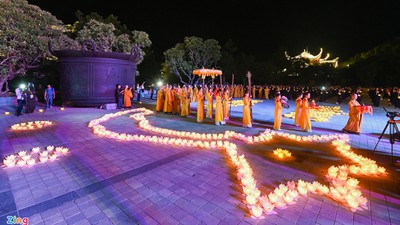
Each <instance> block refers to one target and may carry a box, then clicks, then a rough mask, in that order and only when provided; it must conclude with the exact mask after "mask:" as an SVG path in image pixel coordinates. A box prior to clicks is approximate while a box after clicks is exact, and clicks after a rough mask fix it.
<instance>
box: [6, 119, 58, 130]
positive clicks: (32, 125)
mask: <svg viewBox="0 0 400 225" xmlns="http://www.w3.org/2000/svg"><path fill="white" fill-rule="evenodd" d="M52 124H53V122H51V121H30V122H25V123H17V124H14V125H12V126H11V129H12V130H35V129H41V128H43V127H46V126H50V125H52Z"/></svg>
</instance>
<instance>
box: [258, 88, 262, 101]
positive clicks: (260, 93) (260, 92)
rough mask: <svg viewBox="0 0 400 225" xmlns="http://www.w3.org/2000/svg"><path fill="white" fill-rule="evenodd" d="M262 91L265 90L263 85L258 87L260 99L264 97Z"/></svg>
mask: <svg viewBox="0 0 400 225" xmlns="http://www.w3.org/2000/svg"><path fill="white" fill-rule="evenodd" d="M262 91H263V89H262V87H260V88H259V89H258V98H259V99H262Z"/></svg>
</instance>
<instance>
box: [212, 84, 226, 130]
mask: <svg viewBox="0 0 400 225" xmlns="http://www.w3.org/2000/svg"><path fill="white" fill-rule="evenodd" d="M214 120H215V125H223V124H225V121H224V112H223V109H222V96H221V90H220V89H218V90H217V92H216V94H215V118H214Z"/></svg>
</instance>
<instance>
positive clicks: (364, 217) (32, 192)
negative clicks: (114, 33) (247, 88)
mask: <svg viewBox="0 0 400 225" xmlns="http://www.w3.org/2000/svg"><path fill="white" fill-rule="evenodd" d="M142 100H143V102H141V103H140V104H139V103H138V102H136V101H134V103H133V108H136V109H138V108H142V107H143V108H147V109H150V110H153V111H154V110H155V101H154V100H149V99H148V98H145V99H142ZM319 104H320V105H327V106H341V109H342V110H343V111H344V112H347V111H348V109H347V104H346V103H343V104H340V105H336V104H334V103H333V102H332V101H327V102H324V103H319ZM367 104H368V103H367ZM382 104H383V106H385V103H382ZM290 105H291V107H290V108H289V109H283V113H288V112H291V111H293V110H294V102H293V101H291V102H290ZM191 107H192V108H191V115H190V116H189V117H180V116H177V115H167V114H164V113H154V114H151V115H148V116H146V117H145V118H146V119H147V120H148V121H149V122H150V124H151V125H152V126H153V127H158V128H166V129H171V130H177V131H187V132H198V133H207V134H208V133H211V134H215V133H218V134H219V133H225V131H227V130H229V131H232V132H237V133H241V134H244V135H246V136H249V137H250V136H257V135H259V134H260V133H262V132H264V131H265V130H266V129H272V127H273V113H274V104H273V101H272V100H263V101H262V102H260V103H257V104H255V105H254V106H253V110H252V111H253V120H254V124H253V128H252V129H249V128H243V127H241V110H242V107H241V106H239V107H232V108H231V120H230V121H228V123H227V124H226V125H223V126H216V125H215V124H214V122H213V121H212V120H211V119H206V120H205V121H204V122H203V123H197V122H196V111H195V110H196V108H195V107H196V104H195V103H192V105H191ZM15 108H16V106H15V105H0V113H1V114H0V132H1V135H0V156H1V157H0V158H1V159H2V161H3V159H4V158H5V157H6V156H8V155H11V154H17V153H18V152H20V151H22V150H26V151H28V152H29V151H31V149H32V148H34V147H40V148H41V149H45V148H46V146H55V147H63V148H68V149H69V152H68V153H67V154H65V155H61V156H60V157H59V158H57V159H56V160H54V161H47V162H45V163H37V164H35V165H33V166H18V165H16V166H14V167H6V166H5V165H3V163H1V168H0V224H7V222H9V221H8V220H9V219H11V220H12V219H18V218H20V219H23V218H27V219H28V221H29V224H32V225H34V224H46V225H47V224H51V225H56V224H57V225H58V224H79V225H84V224H162V225H169V224H189V225H195V224H227V225H234V224H300V225H306V224H321V225H325V224H338V225H340V224H360V225H361V224H362V225H365V224H382V225H384V224H393V225H395V224H400V180H399V179H400V164H399V163H398V160H399V157H400V144H399V142H398V140H395V143H394V144H393V145H392V144H391V143H390V141H389V139H390V138H389V136H388V132H389V130H387V132H386V134H385V135H383V137H382V138H381V139H378V138H379V137H380V135H381V133H382V131H383V129H384V127H385V125H386V124H387V121H388V117H386V112H385V111H384V109H383V108H382V107H374V108H373V115H369V114H364V118H363V125H362V133H361V134H360V135H353V134H348V136H349V138H350V140H349V144H350V145H351V149H352V151H353V152H355V153H356V154H358V155H361V156H364V157H367V158H370V159H372V160H375V161H376V163H377V164H378V166H380V167H384V168H385V169H386V173H385V174H380V175H368V176H367V175H358V174H349V176H350V177H354V178H356V179H357V180H358V181H359V184H358V185H359V188H360V190H361V193H362V195H363V196H364V197H365V198H366V199H367V200H368V202H367V204H366V207H358V208H357V209H356V210H350V208H349V207H348V206H347V205H345V204H342V203H339V202H338V201H335V200H334V199H333V198H331V197H329V196H326V195H320V194H318V193H308V194H306V195H301V196H298V197H297V198H296V199H295V201H294V203H292V204H287V205H285V206H283V207H275V208H274V210H273V211H272V212H270V213H263V214H262V216H261V217H258V218H256V217H254V216H252V215H251V214H250V211H249V208H248V204H246V199H245V197H244V195H243V191H242V186H241V184H240V181H238V179H237V173H238V171H237V169H236V168H235V165H234V164H233V163H232V161H231V159H230V156H229V155H228V154H227V151H225V150H224V149H222V148H218V147H216V148H199V147H190V146H184V147H182V146H178V145H175V144H171V143H170V144H162V143H153V142H151V141H136V140H117V139H115V138H110V137H102V136H99V135H97V134H95V133H93V130H92V128H90V127H88V124H89V122H90V121H92V120H95V119H99V118H101V117H102V116H104V115H106V114H111V113H116V112H118V111H116V110H103V109H99V108H69V107H66V108H65V110H60V107H55V108H53V109H49V110H47V111H44V112H38V110H36V111H35V112H34V113H33V114H24V115H22V116H19V117H17V116H14V115H13V114H14V112H15ZM39 108H40V107H38V108H37V109H39ZM387 109H388V110H391V111H396V110H395V109H394V108H393V107H387ZM6 111H8V112H10V113H11V114H10V115H5V114H4V112H6ZM397 111H400V110H398V109H397ZM132 114H135V113H128V114H124V115H121V116H118V117H114V118H111V119H109V120H106V121H104V122H102V123H101V125H103V126H104V127H105V129H107V130H109V131H113V132H116V133H126V134H132V135H133V134H137V135H143V137H144V136H146V135H150V136H152V137H153V138H154V139H156V138H157V137H165V136H167V137H171V138H173V137H175V136H173V134H160V133H156V132H152V131H149V130H146V129H143V128H141V127H139V126H138V122H137V121H135V120H134V119H132V118H130V115H132ZM347 119H348V116H346V115H340V116H333V117H331V118H330V119H329V121H327V122H312V126H313V131H312V132H311V133H305V132H302V131H300V129H299V128H298V127H296V126H294V125H293V119H289V118H285V117H284V118H283V121H282V130H281V131H282V132H285V133H290V134H295V135H300V136H307V135H333V134H338V133H339V134H342V133H340V130H341V129H342V128H343V127H344V126H345V124H346V122H347ZM29 121H51V122H52V125H50V126H45V127H43V128H41V129H37V130H12V129H11V126H12V125H14V124H17V123H22V122H29ZM192 138H195V137H193V135H192V134H190V133H189V135H188V136H187V137H185V139H192ZM228 141H229V142H231V143H234V144H235V145H236V146H237V151H238V154H240V155H241V154H243V155H244V156H245V158H246V159H247V161H248V163H249V165H250V166H251V168H252V169H253V171H254V175H253V176H254V178H255V180H256V181H257V187H258V188H259V189H260V190H261V195H266V196H268V194H269V193H271V192H272V191H274V189H276V188H277V187H278V186H279V185H280V184H287V182H289V181H294V182H297V181H298V180H300V179H301V180H303V181H306V182H313V181H318V182H320V183H322V184H325V185H329V182H328V181H327V177H326V174H327V173H328V168H330V167H331V166H341V165H351V164H354V163H353V162H352V159H349V158H346V157H343V156H342V155H341V154H339V153H338V152H337V151H336V150H335V148H334V147H333V145H332V144H331V142H315V143H314V142H311V143H298V142H295V141H293V140H290V139H287V138H285V137H282V136H274V137H273V139H272V140H271V141H267V142H261V143H248V142H245V141H243V140H240V139H234V138H231V139H228ZM378 141H379V143H378ZM377 143H378V144H377ZM375 146H376V149H375ZM392 147H393V154H394V156H393V157H392V156H391V153H392ZM277 148H282V149H287V150H289V151H290V152H291V153H292V157H291V158H290V160H279V159H278V158H276V157H275V156H274V154H273V153H272V152H273V150H275V149H277ZM374 149H375V151H373V150H374ZM11 222H12V221H11ZM11 222H10V223H8V224H12V223H11ZM20 222H21V221H20ZM14 224H15V223H14ZM21 224H22V223H21Z"/></svg>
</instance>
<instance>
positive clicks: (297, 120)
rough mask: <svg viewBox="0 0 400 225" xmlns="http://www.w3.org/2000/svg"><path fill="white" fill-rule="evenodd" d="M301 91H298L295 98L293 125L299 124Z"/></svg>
mask: <svg viewBox="0 0 400 225" xmlns="http://www.w3.org/2000/svg"><path fill="white" fill-rule="evenodd" d="M302 98H303V93H300V94H299V95H298V96H297V98H296V110H295V111H294V125H295V126H297V127H298V126H300V115H301V104H302Z"/></svg>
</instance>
